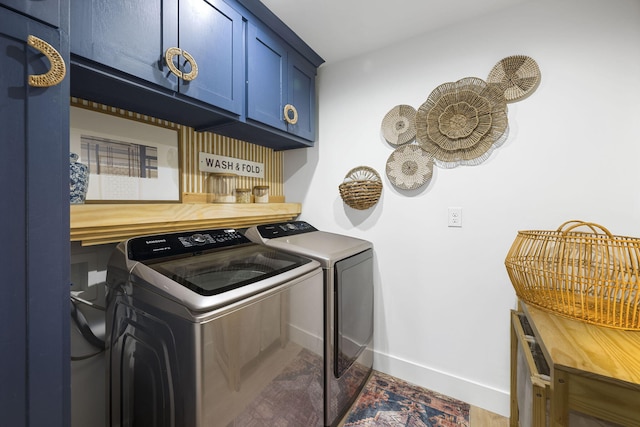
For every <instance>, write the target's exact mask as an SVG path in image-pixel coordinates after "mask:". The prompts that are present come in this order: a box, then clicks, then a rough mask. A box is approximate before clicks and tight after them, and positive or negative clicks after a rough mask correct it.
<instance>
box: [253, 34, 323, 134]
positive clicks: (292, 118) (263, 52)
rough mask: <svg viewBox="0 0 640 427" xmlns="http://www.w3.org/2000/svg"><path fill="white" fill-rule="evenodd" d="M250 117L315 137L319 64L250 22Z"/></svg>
mask: <svg viewBox="0 0 640 427" xmlns="http://www.w3.org/2000/svg"><path fill="white" fill-rule="evenodd" d="M247 62H248V68H247V70H248V71H247V73H248V76H247V119H250V120H256V121H259V122H261V123H264V124H266V125H269V126H272V127H274V128H276V129H279V130H282V131H285V132H288V133H290V134H292V135H295V136H298V137H301V138H304V139H306V140H308V141H314V140H315V76H316V68H315V67H314V66H313V65H312V64H311V63H309V62H308V61H306V60H305V59H303V58H302V57H301V56H300V55H299V54H297V53H296V52H295V51H294V50H293V49H291V48H289V47H288V45H287V44H286V43H284V41H283V40H282V39H280V38H279V37H278V36H276V35H275V34H274V33H272V32H271V31H269V30H268V29H266V28H260V27H258V26H256V25H252V24H249V37H248V48H247Z"/></svg>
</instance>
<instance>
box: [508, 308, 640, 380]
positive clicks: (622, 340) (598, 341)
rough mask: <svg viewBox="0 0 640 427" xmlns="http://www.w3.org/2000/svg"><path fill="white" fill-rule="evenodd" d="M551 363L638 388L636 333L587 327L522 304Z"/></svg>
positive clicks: (638, 333)
mask: <svg viewBox="0 0 640 427" xmlns="http://www.w3.org/2000/svg"><path fill="white" fill-rule="evenodd" d="M521 304H522V308H523V310H524V312H525V313H526V314H527V315H528V316H529V317H530V319H531V320H532V327H533V328H534V331H535V333H536V334H537V335H538V337H540V341H541V342H540V345H541V347H542V351H543V352H544V353H545V356H546V357H547V358H548V359H547V360H549V361H550V362H551V363H553V364H554V365H556V367H557V366H563V367H565V368H566V369H568V370H579V371H583V372H589V373H590V374H595V375H598V376H602V377H606V378H610V379H613V380H616V381H624V382H627V383H630V384H628V386H632V387H633V388H638V389H640V331H625V330H621V329H614V328H608V327H605V326H597V325H591V324H589V323H586V322H582V321H579V320H574V319H570V318H566V317H562V316H558V315H555V314H552V313H550V312H547V311H544V310H541V309H539V308H536V307H534V306H531V305H527V304H526V303H525V302H522V303H521Z"/></svg>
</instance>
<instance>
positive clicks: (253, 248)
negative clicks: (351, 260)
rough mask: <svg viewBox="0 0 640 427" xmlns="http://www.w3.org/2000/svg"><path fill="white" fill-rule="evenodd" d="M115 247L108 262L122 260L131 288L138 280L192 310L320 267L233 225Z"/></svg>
mask: <svg viewBox="0 0 640 427" xmlns="http://www.w3.org/2000/svg"><path fill="white" fill-rule="evenodd" d="M118 248H119V250H117V251H115V252H114V254H115V255H114V256H112V259H111V261H110V263H112V266H113V267H112V268H113V271H116V270H118V268H117V266H119V265H121V264H122V263H121V261H124V265H122V267H120V269H123V272H124V271H126V272H127V274H128V276H129V277H128V279H127V282H128V283H131V284H132V286H133V289H132V292H134V293H135V287H137V286H140V287H143V288H146V289H149V290H153V291H154V293H156V294H160V295H163V296H165V297H166V298H169V299H171V300H174V301H177V302H178V303H180V304H181V305H183V306H185V307H187V308H189V309H190V310H193V311H204V310H210V309H213V308H217V307H221V306H224V305H228V304H230V303H232V302H235V301H239V300H241V299H245V298H247V297H249V296H251V295H255V294H257V293H259V292H263V291H265V290H267V289H271V288H274V287H277V286H280V285H282V284H284V283H287V282H291V281H295V280H296V279H298V278H301V277H303V276H305V275H306V274H308V273H310V272H312V271H314V270H317V271H318V272H319V271H320V264H319V263H318V262H316V261H314V260H311V259H309V258H305V257H303V256H300V255H297V254H293V253H287V252H285V251H281V250H278V249H275V248H271V247H268V246H264V245H259V244H256V243H253V242H251V241H249V240H248V239H246V238H245V237H244V236H242V235H241V234H240V233H238V232H237V231H236V230H231V229H230V230H206V231H200V232H196V233H193V232H185V233H173V234H164V235H156V236H144V237H139V238H134V239H129V240H128V241H126V242H123V243H121V244H120V245H118ZM114 257H115V258H114ZM123 258H125V259H123ZM119 260H120V261H119ZM115 283H117V281H116V282H115Z"/></svg>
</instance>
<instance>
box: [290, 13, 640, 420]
mask: <svg viewBox="0 0 640 427" xmlns="http://www.w3.org/2000/svg"><path fill="white" fill-rule="evenodd" d="M336 30H339V29H336ZM346 34H347V33H345V36H346ZM639 46H640V2H639V1H637V0H532V1H529V2H526V3H523V4H521V5H519V6H516V7H513V8H511V9H506V10H503V11H502V12H501V13H499V14H492V15H491V16H486V17H484V18H483V19H478V20H474V21H472V22H466V23H464V24H463V25H458V26H451V27H448V28H445V29H442V30H439V31H437V32H434V33H430V34H425V35H424V36H421V37H419V38H416V39H413V40H410V41H408V42H406V43H403V44H399V45H396V46H392V47H390V48H386V49H384V50H379V51H376V52H374V53H371V54H367V55H364V56H361V57H357V58H352V59H349V60H347V61H342V62H339V63H335V64H325V65H323V66H322V67H321V68H320V70H319V78H318V97H319V139H318V141H317V144H316V147H315V148H313V149H307V150H294V151H291V152H287V153H286V154H285V179H286V181H285V191H286V195H287V200H289V201H300V202H302V204H303V211H302V216H301V219H304V220H307V221H309V222H310V223H311V224H313V225H315V226H317V227H318V228H320V229H323V230H327V231H334V232H338V233H343V234H348V235H353V236H357V237H361V238H365V239H367V240H370V241H372V242H373V243H374V245H375V252H376V275H375V282H376V283H375V285H376V305H375V308H376V313H375V316H376V319H375V338H374V339H375V350H376V361H375V368H376V369H378V370H381V371H384V372H387V373H390V374H392V375H395V376H398V377H401V378H404V379H407V380H409V381H412V382H414V383H417V384H420V385H422V386H425V387H427V388H430V389H432V390H436V391H439V392H442V393H445V394H448V395H450V396H452V397H456V398H459V399H462V400H464V401H467V402H469V403H471V404H473V405H476V406H480V407H483V408H486V409H488V410H491V411H494V412H497V413H500V414H502V415H508V407H509V310H510V309H511V308H514V307H515V303H516V298H515V293H514V291H513V288H512V286H511V283H510V282H509V279H508V276H507V274H506V270H505V267H504V258H505V256H506V254H507V251H508V249H509V247H510V245H511V243H512V242H513V240H514V238H515V236H516V233H517V231H518V230H521V229H555V228H557V227H558V226H559V225H560V224H561V223H562V222H564V221H565V220H568V219H583V220H588V221H594V222H597V223H600V224H603V225H605V226H606V227H608V228H609V229H610V230H611V231H612V232H613V233H614V234H620V235H632V236H640V221H639V219H640V189H638V184H640V168H638V166H637V162H638V158H640V132H638V127H637V125H636V124H637V123H640V47H639ZM515 54H523V55H528V56H531V57H532V58H534V59H535V60H536V61H537V63H538V65H539V66H540V69H541V73H542V81H541V84H540V86H539V88H538V89H537V91H536V92H534V93H533V94H532V95H531V96H530V97H528V98H526V99H524V100H521V101H519V102H517V103H512V104H509V123H510V134H509V135H510V136H509V139H508V140H507V142H506V143H505V144H504V145H503V146H502V147H500V148H499V149H497V150H496V151H495V152H494V153H493V154H492V156H491V158H489V160H487V161H486V162H484V163H483V164H481V165H479V166H469V167H458V168H454V169H448V170H447V169H438V168H435V169H434V176H433V179H432V181H431V183H430V184H429V185H428V186H427V187H423V188H421V189H419V190H416V191H412V192H407V191H402V190H398V189H396V188H394V187H393V185H392V184H391V183H390V181H389V180H388V179H387V177H386V174H385V165H386V162H387V159H388V157H389V155H390V154H391V153H392V151H393V147H392V146H390V145H389V144H387V143H386V142H385V141H384V140H383V139H382V137H381V135H380V124H381V121H382V118H383V117H384V115H385V114H386V113H387V112H388V111H389V110H390V109H391V108H393V107H394V106H396V105H398V104H409V105H412V106H414V107H415V108H418V107H419V106H420V105H421V104H422V103H423V102H424V101H425V100H426V98H427V96H428V95H429V93H430V92H431V91H432V90H433V89H434V88H435V87H437V86H438V85H440V84H442V83H445V82H448V81H456V80H458V79H460V78H463V77H467V76H476V77H481V78H486V76H487V74H488V73H489V71H490V70H491V68H492V67H493V66H494V65H495V64H496V63H497V62H498V61H499V60H500V59H502V58H504V57H506V56H509V55H515ZM360 165H367V166H371V167H373V168H375V169H376V170H377V171H378V172H379V173H380V174H381V175H382V176H383V183H384V190H383V195H382V197H381V199H380V201H379V203H378V204H377V205H376V206H375V207H373V208H371V209H369V210H366V211H357V210H353V209H351V208H349V207H347V206H346V205H344V204H343V202H342V199H341V198H340V196H339V193H338V185H339V184H340V183H341V182H342V180H343V178H344V176H345V175H346V173H347V172H348V171H349V170H350V169H351V168H353V167H356V166H360ZM449 206H459V207H462V213H463V227H462V228H449V227H447V207H449Z"/></svg>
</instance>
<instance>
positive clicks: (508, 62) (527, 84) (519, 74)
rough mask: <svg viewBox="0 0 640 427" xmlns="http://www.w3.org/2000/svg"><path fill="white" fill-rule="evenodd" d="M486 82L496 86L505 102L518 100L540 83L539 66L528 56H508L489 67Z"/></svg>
mask: <svg viewBox="0 0 640 427" xmlns="http://www.w3.org/2000/svg"><path fill="white" fill-rule="evenodd" d="M487 83H489V84H490V85H495V86H497V87H498V89H499V90H500V92H502V94H503V96H504V99H505V100H506V101H507V102H515V101H519V100H521V99H522V98H525V97H527V96H528V95H529V94H530V93H531V92H533V91H534V90H535V89H536V88H537V87H538V85H539V84H540V68H539V67H538V64H537V63H536V61H534V60H533V59H532V58H530V57H528V56H524V55H513V56H508V57H506V58H504V59H501V60H500V61H499V62H498V63H497V64H496V65H495V66H494V67H493V68H492V69H491V71H490V72H489V77H487Z"/></svg>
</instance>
